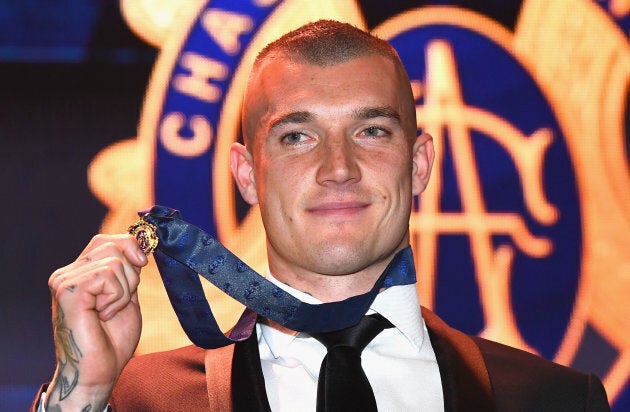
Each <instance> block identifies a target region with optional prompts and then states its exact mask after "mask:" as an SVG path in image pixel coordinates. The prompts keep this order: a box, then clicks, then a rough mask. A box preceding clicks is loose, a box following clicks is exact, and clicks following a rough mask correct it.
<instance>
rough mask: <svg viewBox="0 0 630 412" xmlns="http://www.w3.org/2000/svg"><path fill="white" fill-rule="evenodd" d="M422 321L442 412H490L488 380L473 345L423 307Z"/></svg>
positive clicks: (491, 405) (489, 386)
mask: <svg viewBox="0 0 630 412" xmlns="http://www.w3.org/2000/svg"><path fill="white" fill-rule="evenodd" d="M422 317H423V318H424V321H425V323H426V325H427V329H428V330H429V336H430V337H431V345H432V346H433V351H434V352H435V356H436V358H437V363H438V367H439V369H440V375H441V379H442V391H443V394H444V410H445V411H446V412H455V411H492V410H494V406H493V401H492V388H491V385H490V377H489V375H488V370H487V369H486V365H485V362H484V360H483V357H482V355H481V352H480V351H479V348H478V347H477V345H476V344H475V343H474V342H473V340H472V339H471V338H470V337H469V336H467V335H466V334H464V333H462V332H459V331H457V330H455V329H453V328H451V327H450V326H448V325H447V324H446V323H444V321H442V319H440V318H439V317H437V316H436V315H435V314H434V313H433V312H431V311H429V310H428V309H426V308H424V307H423V308H422Z"/></svg>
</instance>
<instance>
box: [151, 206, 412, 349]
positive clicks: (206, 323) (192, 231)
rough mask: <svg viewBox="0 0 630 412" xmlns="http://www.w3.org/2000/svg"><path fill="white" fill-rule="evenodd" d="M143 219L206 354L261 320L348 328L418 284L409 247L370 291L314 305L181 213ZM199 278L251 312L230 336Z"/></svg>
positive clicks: (180, 312) (180, 313) (303, 327)
mask: <svg viewBox="0 0 630 412" xmlns="http://www.w3.org/2000/svg"><path fill="white" fill-rule="evenodd" d="M140 216H141V217H142V219H143V220H144V221H146V222H149V223H151V224H152V225H154V226H155V228H156V231H157V236H158V238H159V242H158V244H157V248H156V249H155V251H154V257H155V261H156V263H157V266H158V270H159V272H160V276H161V277H162V282H163V283H164V286H165V288H166V292H167V294H168V297H169V299H170V301H171V305H172V306H173V309H174V310H175V312H176V314H177V317H178V319H179V322H180V323H181V325H182V328H183V329H184V331H185V332H186V334H187V335H188V337H189V338H190V340H191V341H192V342H193V343H194V344H195V345H197V346H199V347H202V348H206V349H209V348H218V347H221V346H225V345H228V344H230V343H233V342H236V341H241V340H244V339H247V338H248V337H249V336H250V335H251V333H252V330H253V328H254V325H255V323H256V318H257V316H258V315H261V316H264V317H266V318H269V319H271V320H273V321H274V322H277V323H279V324H281V325H282V326H284V327H286V328H289V329H291V330H295V331H302V332H310V333H315V332H330V331H333V330H339V329H343V328H346V327H349V326H352V325H355V324H357V323H358V322H359V320H360V319H361V317H362V316H363V315H364V314H365V312H366V311H367V310H368V309H369V306H370V304H371V303H372V302H373V301H374V298H375V297H376V295H377V294H378V292H379V290H380V289H381V288H382V287H389V286H395V285H404V284H412V283H415V281H416V278H415V270H414V266H413V264H412V262H413V256H412V253H411V248H409V247H407V248H406V249H403V250H401V251H400V252H398V253H397V254H396V255H395V256H394V258H393V259H392V261H391V262H390V264H389V265H388V267H387V268H386V269H385V271H384V272H383V274H382V275H381V276H380V278H379V279H378V280H377V282H376V283H375V285H374V287H373V288H372V290H370V291H369V292H367V293H365V294H362V295H358V296H353V297H350V298H348V299H345V300H342V301H339V302H330V303H323V304H319V305H311V304H307V303H304V302H302V301H300V300H299V299H297V298H295V297H293V296H291V295H290V294H289V293H287V292H285V291H284V290H282V289H280V288H279V287H277V286H276V285H274V284H273V283H271V282H269V281H268V280H267V279H265V278H264V277H262V276H261V275H259V274H258V273H256V272H255V271H254V270H253V269H251V268H250V267H249V266H247V265H246V264H245V263H244V262H243V261H241V260H240V259H239V258H238V257H236V256H235V255H234V254H233V253H232V252H230V251H229V250H228V249H226V248H225V247H224V246H223V245H222V244H221V243H220V242H219V241H217V240H216V239H214V238H212V237H211V236H210V235H208V234H207V233H205V232H204V231H203V230H201V229H199V228H197V227H195V226H193V225H191V224H189V223H187V222H185V221H184V220H182V217H181V214H180V213H179V211H177V210H174V209H170V208H167V207H164V206H153V207H152V208H151V209H150V210H149V211H148V212H144V213H140ZM199 275H201V276H202V277H203V278H205V279H206V280H208V281H209V282H211V283H212V284H213V285H215V286H217V287H218V288H219V289H221V290H223V291H224V292H225V293H226V294H228V295H229V296H230V297H232V298H233V299H236V300H237V301H239V302H240V303H242V304H244V305H245V306H246V307H247V308H246V309H245V311H244V312H243V315H242V316H241V318H240V319H239V321H238V322H237V324H236V325H235V327H234V328H232V330H231V331H230V333H229V334H228V335H225V334H223V332H221V330H220V329H219V326H218V324H217V322H216V319H215V318H214V315H213V313H212V309H211V307H210V305H209V304H208V301H207V299H206V297H205V295H204V293H203V288H202V286H201V281H200V279H199Z"/></svg>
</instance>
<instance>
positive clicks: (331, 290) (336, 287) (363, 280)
mask: <svg viewBox="0 0 630 412" xmlns="http://www.w3.org/2000/svg"><path fill="white" fill-rule="evenodd" d="M392 257H393V255H392V256H390V257H388V258H387V259H385V260H382V261H379V262H376V263H374V264H372V265H370V266H369V267H367V268H365V269H362V270H360V271H358V272H356V273H350V274H334V275H328V274H319V273H312V272H308V271H304V270H300V268H297V269H296V268H290V267H286V266H284V265H279V264H277V262H273V261H272V260H271V259H270V264H269V268H270V271H271V273H272V275H273V277H274V278H275V279H277V280H278V281H279V282H282V283H284V284H286V285H288V286H290V287H292V288H294V289H297V290H299V291H301V292H304V293H307V294H309V295H311V296H313V297H314V298H316V299H317V300H319V301H321V302H336V301H340V300H344V299H347V298H349V297H352V296H356V295H361V294H364V293H367V292H369V291H370V290H371V289H372V288H373V287H374V284H375V283H376V281H377V279H378V278H379V277H380V276H381V274H382V273H383V271H384V270H385V268H386V267H387V265H388V264H389V262H390V261H391V259H392ZM274 263H275V264H274Z"/></svg>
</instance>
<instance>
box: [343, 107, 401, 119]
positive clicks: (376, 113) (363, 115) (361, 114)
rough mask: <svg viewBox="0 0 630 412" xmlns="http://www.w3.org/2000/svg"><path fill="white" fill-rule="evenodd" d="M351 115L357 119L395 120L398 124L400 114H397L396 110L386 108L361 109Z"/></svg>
mask: <svg viewBox="0 0 630 412" xmlns="http://www.w3.org/2000/svg"><path fill="white" fill-rule="evenodd" d="M352 115H353V117H355V118H357V119H374V118H376V117H386V118H389V119H393V120H396V122H398V123H400V114H398V112H397V111H396V110H394V109H392V108H391V107H387V106H380V107H361V108H359V109H356V110H355V111H354V113H353V114H352Z"/></svg>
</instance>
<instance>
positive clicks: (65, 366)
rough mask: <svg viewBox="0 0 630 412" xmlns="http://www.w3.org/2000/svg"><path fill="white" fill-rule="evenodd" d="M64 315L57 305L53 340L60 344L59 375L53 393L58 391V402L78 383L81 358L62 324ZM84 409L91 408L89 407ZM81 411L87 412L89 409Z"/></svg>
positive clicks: (69, 334)
mask: <svg viewBox="0 0 630 412" xmlns="http://www.w3.org/2000/svg"><path fill="white" fill-rule="evenodd" d="M63 319H64V313H63V310H62V309H61V306H59V305H57V314H56V317H55V339H56V340H57V342H59V343H60V348H59V349H58V350H57V362H58V363H59V374H58V376H57V382H56V383H55V387H54V388H53V392H54V391H56V390H59V401H62V400H64V399H65V398H67V397H68V395H70V393H72V391H73V390H74V388H75V387H76V386H77V382H78V381H79V368H78V363H79V360H80V359H81V358H82V357H83V354H82V353H81V350H80V349H79V347H78V346H77V343H76V341H75V340H74V336H73V335H72V330H70V329H68V328H67V327H66V325H65V324H64V323H63ZM85 408H91V406H90V405H88V406H86V407H85ZM85 408H84V409H83V410H84V411H89V410H90V409H85Z"/></svg>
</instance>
